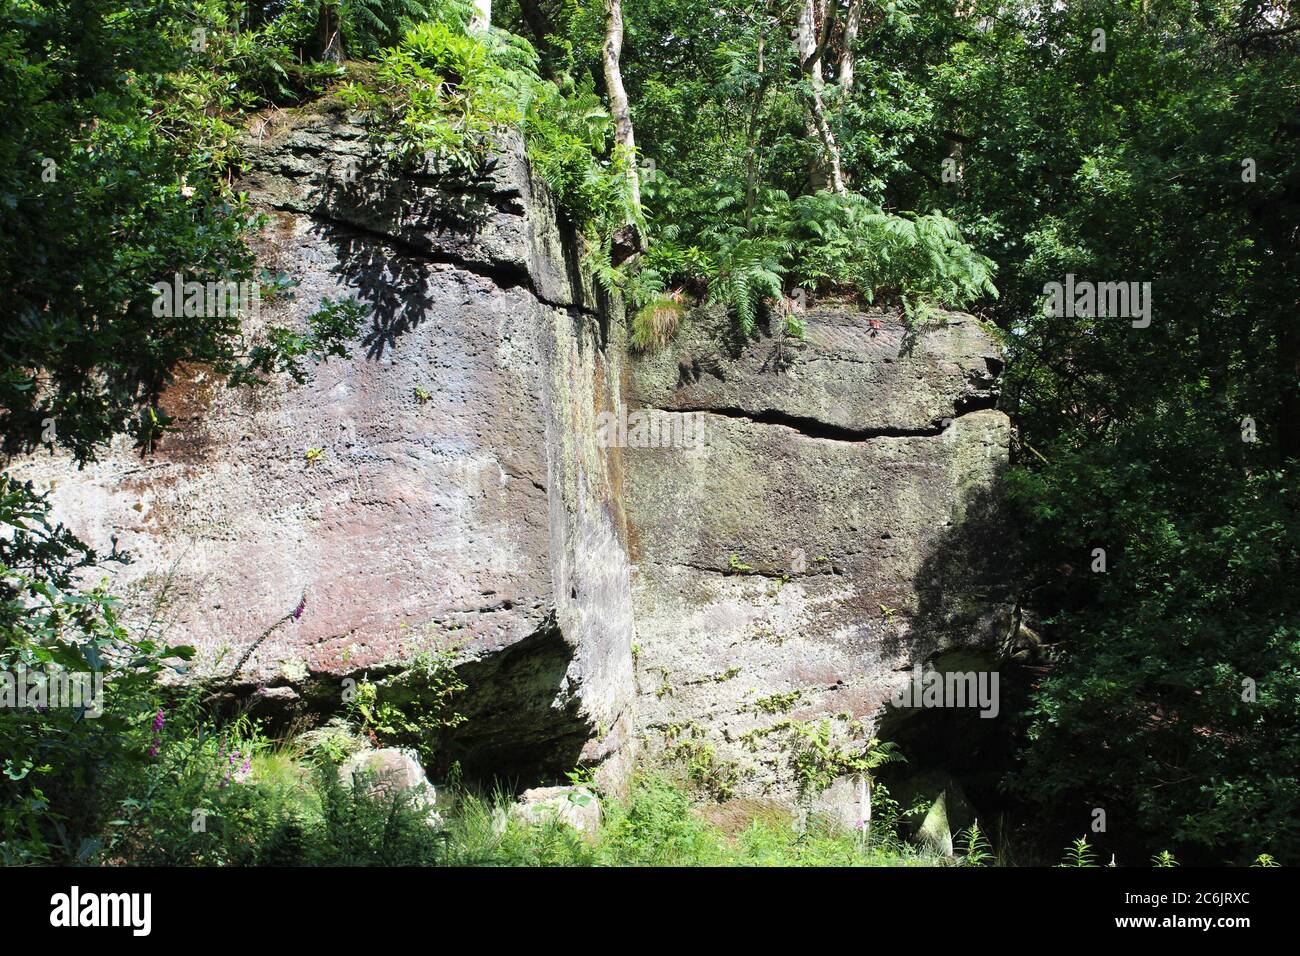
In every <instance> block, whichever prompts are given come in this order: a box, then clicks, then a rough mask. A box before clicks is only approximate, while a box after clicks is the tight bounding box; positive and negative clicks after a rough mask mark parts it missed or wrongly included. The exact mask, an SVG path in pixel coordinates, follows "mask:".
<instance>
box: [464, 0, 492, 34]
mask: <svg viewBox="0 0 1300 956" xmlns="http://www.w3.org/2000/svg"><path fill="white" fill-rule="evenodd" d="M491 25H492V0H474V12H473V14H471V15H470V18H469V29H470V32H471V33H473V32H475V31H478V30H486V29H487V28H488V27H490V26H491Z"/></svg>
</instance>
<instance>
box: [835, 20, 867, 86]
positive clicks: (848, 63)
mask: <svg viewBox="0 0 1300 956" xmlns="http://www.w3.org/2000/svg"><path fill="white" fill-rule="evenodd" d="M861 24H862V0H849V10H848V13H847V14H845V16H844V50H843V51H842V52H841V53H840V75H839V80H840V89H842V90H844V91H845V92H846V93H847V92H848V91H849V90H851V89H853V66H854V59H853V44H854V43H856V42H857V40H858V28H859V26H861Z"/></svg>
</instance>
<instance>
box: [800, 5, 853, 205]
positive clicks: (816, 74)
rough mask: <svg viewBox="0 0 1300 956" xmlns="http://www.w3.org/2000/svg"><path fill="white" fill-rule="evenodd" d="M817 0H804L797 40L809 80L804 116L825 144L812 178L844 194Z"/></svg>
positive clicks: (816, 184) (810, 129) (811, 135)
mask: <svg viewBox="0 0 1300 956" xmlns="http://www.w3.org/2000/svg"><path fill="white" fill-rule="evenodd" d="M814 2H815V0H803V3H802V4H800V7H799V15H798V18H797V19H796V20H795V27H794V43H795V49H797V50H798V52H799V65H800V68H801V69H802V70H803V73H804V76H805V77H806V79H807V82H808V93H807V115H806V116H805V118H804V125H805V129H807V131H808V136H809V138H812V139H816V140H817V141H818V142H819V143H820V144H821V153H822V155H821V157H820V158H819V159H817V160H815V161H814V163H813V165H812V168H811V169H810V170H809V179H810V180H811V182H812V185H813V186H814V188H821V189H829V190H831V191H833V192H835V193H839V194H841V195H843V193H844V192H845V189H844V174H843V172H842V171H841V168H840V147H839V144H838V143H836V142H835V133H834V131H833V130H832V129H831V124H830V121H829V120H827V118H826V106H825V104H824V103H823V102H822V89H823V88H824V87H825V85H826V82H825V80H824V79H823V78H822V65H821V50H820V48H819V46H818V44H817V23H816V14H815V11H814V7H813V3H814Z"/></svg>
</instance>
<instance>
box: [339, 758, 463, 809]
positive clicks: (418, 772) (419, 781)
mask: <svg viewBox="0 0 1300 956" xmlns="http://www.w3.org/2000/svg"><path fill="white" fill-rule="evenodd" d="M339 782H340V783H341V784H343V785H344V786H346V787H360V788H362V789H364V790H365V791H367V792H369V793H373V794H380V795H384V796H391V795H394V794H398V793H404V794H409V796H410V799H411V800H412V801H413V803H414V804H415V805H416V806H419V807H423V808H425V809H428V810H432V809H433V808H434V807H435V806H436V805H437V803H438V793H437V791H436V790H435V789H434V787H433V784H431V783H429V778H428V777H426V776H425V774H424V768H423V767H421V766H420V760H419V758H418V757H416V755H415V754H414V753H413V752H411V751H409V750H401V749H398V748H396V747H384V748H382V749H379V750H364V751H362V752H360V753H357V754H354V755H353V756H351V757H349V758H348V759H347V760H346V761H344V763H343V765H342V766H340V767H339Z"/></svg>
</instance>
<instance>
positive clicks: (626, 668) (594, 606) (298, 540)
mask: <svg viewBox="0 0 1300 956" xmlns="http://www.w3.org/2000/svg"><path fill="white" fill-rule="evenodd" d="M249 155H250V159H251V161H252V164H253V169H252V171H251V173H250V174H249V176H248V179H247V181H246V183H245V186H246V188H248V189H249V190H250V192H251V194H252V197H253V199H254V201H255V202H256V203H258V204H259V205H260V206H261V207H262V208H264V209H265V210H266V211H267V212H268V214H269V215H270V217H271V224H270V226H269V228H268V229H267V230H266V231H265V233H264V234H263V237H262V240H261V245H260V248H259V250H258V252H259V257H260V259H261V261H262V262H263V264H264V265H265V266H266V267H267V268H270V269H272V270H282V271H284V272H286V273H288V274H289V275H290V276H293V277H295V278H298V279H300V280H301V284H300V285H299V286H298V288H297V289H296V293H295V295H294V297H293V298H292V299H289V300H288V301H286V302H277V303H274V304H272V303H264V305H263V309H262V313H263V315H262V318H263V320H264V321H269V322H275V323H278V324H284V325H289V326H296V325H300V324H301V323H302V322H303V321H304V318H305V316H306V315H308V314H310V313H311V312H313V311H315V310H316V309H317V308H318V307H320V305H321V304H322V302H323V301H324V300H325V299H326V298H331V299H334V300H339V299H342V298H344V297H349V296H351V297H355V298H356V299H357V300H358V301H359V302H361V303H362V304H363V305H365V306H367V307H368V308H369V309H370V310H371V312H372V316H373V318H372V321H371V324H370V326H369V328H368V329H367V330H366V334H365V335H364V338H363V339H362V340H361V341H359V342H357V343H356V344H355V347H354V348H353V349H352V351H351V354H350V355H349V356H348V357H347V358H346V359H343V360H338V359H332V360H330V361H329V362H328V363H326V364H323V365H319V366H316V367H314V368H313V369H311V370H310V374H309V379H308V381H307V382H306V383H305V384H304V385H302V386H295V385H293V384H292V383H291V382H285V381H282V380H281V381H276V382H274V383H272V384H270V385H269V386H267V387H265V388H263V389H259V390H255V391H254V390H232V389H227V388H226V387H225V386H224V384H223V383H222V382H220V381H216V380H214V379H213V377H212V376H211V375H210V374H209V373H207V372H204V371H194V372H192V373H190V374H188V375H187V376H186V377H185V378H184V379H183V380H182V381H180V382H178V383H177V384H176V385H175V387H173V388H172V389H170V391H169V392H168V393H167V395H166V396H165V398H164V400H163V406H164V408H165V409H166V410H168V411H169V412H171V413H172V414H173V415H175V416H176V417H177V418H178V419H179V424H180V431H179V432H178V433H177V434H175V435H172V436H169V437H168V438H167V439H166V440H165V441H164V442H163V443H162V445H161V447H160V448H159V449H158V450H157V451H156V453H154V454H153V455H151V456H149V457H147V458H144V459H141V458H139V457H136V456H135V455H133V454H132V453H131V452H130V451H129V450H128V449H127V448H126V447H125V446H124V445H118V446H116V447H115V448H114V449H113V451H112V453H111V454H109V455H108V456H106V458H105V459H104V460H103V461H102V462H100V463H98V464H96V465H94V466H92V467H90V468H87V469H86V470H85V471H84V472H80V473H78V472H76V471H74V470H73V469H72V466H71V465H70V464H69V462H68V461H67V460H66V459H61V458H47V457H46V458H36V459H32V460H29V461H27V462H25V463H22V464H21V465H20V466H19V467H18V468H17V469H16V470H17V471H18V472H19V474H20V475H21V476H22V477H33V478H36V479H37V480H38V482H40V483H42V484H45V485H47V486H52V487H54V489H55V490H54V496H53V500H54V503H55V506H56V515H57V516H58V517H59V518H60V519H61V520H63V521H65V522H66V523H67V524H68V525H69V526H70V527H71V528H73V529H74V530H75V531H76V532H77V533H79V534H81V535H83V536H85V537H86V538H87V539H88V540H90V541H91V542H92V543H93V544H95V545H98V546H102V547H105V548H106V547H107V546H108V544H109V541H110V538H112V537H116V538H118V539H119V543H120V545H121V546H122V547H123V548H125V549H126V550H128V551H130V552H132V553H133V555H134V557H135V562H134V563H133V564H132V565H130V566H128V567H126V568H125V569H122V570H121V571H120V572H118V574H117V578H116V580H115V581H114V586H115V587H116V588H117V589H118V590H119V593H125V595H126V596H127V597H128V598H129V599H130V602H131V604H132V606H133V607H134V608H135V609H137V610H138V611H139V612H141V614H142V615H143V614H146V613H148V612H149V611H150V609H152V608H154V607H158V608H159V609H160V613H161V615H162V617H163V619H164V621H165V624H166V634H167V638H168V639H169V640H171V641H173V642H177V643H189V644H193V645H196V646H197V647H198V648H199V649H200V655H199V658H198V661H197V668H196V672H197V673H198V674H199V675H200V676H224V675H227V674H228V673H229V671H230V670H231V668H232V667H233V666H234V664H235V662H236V660H237V659H238V657H239V656H240V655H241V653H242V652H243V651H244V650H245V649H246V648H248V647H249V646H250V645H251V644H252V643H253V642H254V641H255V640H256V639H257V637H258V635H259V634H261V633H262V632H263V631H264V630H265V629H266V628H267V627H268V626H269V625H271V624H272V623H273V622H274V621H276V620H277V619H279V618H281V617H282V616H284V615H285V614H286V613H288V612H289V611H291V610H292V609H293V608H294V607H295V605H296V604H297V603H298V601H299V599H300V597H301V596H303V595H305V596H306V609H305V612H304V613H303V614H302V616H301V619H300V620H297V621H290V622H289V623H287V624H285V625H283V626H281V627H279V628H277V629H276V630H275V631H274V632H273V633H271V634H270V636H269V637H268V638H267V639H266V640H265V642H264V643H263V644H262V645H261V646H260V647H258V649H257V651H256V652H255V653H254V654H253V655H252V657H251V658H250V660H249V661H248V663H247V664H246V665H245V666H244V668H243V669H242V672H241V674H240V675H239V676H240V680H241V681H243V682H245V683H248V682H256V683H261V684H264V685H268V686H276V685H298V686H301V685H305V684H311V683H312V682H313V680H314V679H321V678H324V679H325V684H326V686H328V685H329V684H331V683H332V684H334V685H337V682H338V679H339V678H341V677H343V676H344V675H349V674H359V673H360V672H363V671H366V670H367V669H371V670H372V671H373V669H375V668H379V669H383V668H385V667H392V666H400V664H401V662H402V661H403V660H404V659H407V658H409V657H410V656H411V655H413V654H414V653H416V652H418V651H420V650H422V649H426V648H429V647H432V646H438V647H441V648H447V647H451V648H453V649H454V651H455V653H456V654H457V655H458V657H459V658H460V659H462V660H464V661H465V662H466V664H465V669H466V673H467V678H468V682H469V684H470V687H471V691H470V692H469V693H468V694H467V696H466V698H465V699H463V700H460V701H458V702H457V704H458V708H459V709H460V710H461V711H462V712H463V713H466V714H467V716H469V718H470V719H469V720H468V721H467V722H466V723H465V724H464V725H462V727H461V728H458V730H457V731H456V736H455V738H454V739H453V740H451V741H449V743H448V746H447V747H446V748H445V751H446V753H447V754H448V758H449V759H451V758H455V757H459V758H461V759H462V761H463V762H464V763H465V766H466V770H467V772H471V773H473V772H478V771H487V772H497V773H501V774H503V775H519V776H522V777H528V776H531V775H536V774H540V773H544V772H547V771H549V772H552V773H554V772H558V771H559V770H562V769H567V768H570V767H572V766H573V765H574V763H575V762H576V761H577V760H578V759H579V758H580V757H581V758H583V759H588V760H593V761H599V760H603V759H604V758H606V757H608V756H609V755H610V754H614V753H617V752H619V748H620V745H621V744H622V743H623V742H624V737H625V734H626V730H627V727H628V725H629V715H628V709H629V705H630V704H631V702H632V696H633V695H632V691H631V680H632V672H631V659H630V645H631V637H632V616H631V605H630V599H629V566H628V562H627V559H626V552H625V546H624V543H623V539H624V533H625V532H624V518H623V514H622V508H621V503H620V495H619V489H618V481H619V474H620V466H619V464H618V461H617V458H618V456H619V454H620V452H619V450H618V449H608V448H601V447H598V446H597V444H596V443H595V441H594V438H593V434H594V426H593V425H592V422H593V420H594V418H595V416H596V415H597V414H599V412H600V411H601V410H602V409H606V408H609V407H612V406H614V405H617V404H618V402H619V389H620V378H621V373H620V363H621V358H620V355H621V345H620V341H619V340H618V339H617V338H616V339H615V340H614V341H612V342H611V341H609V335H610V334H613V335H615V336H618V335H621V329H622V322H621V320H619V319H618V318H617V317H614V318H613V320H611V319H610V317H609V316H608V315H606V316H604V317H601V316H599V315H598V314H597V312H596V311H593V309H594V300H593V297H592V296H591V294H590V287H589V285H588V284H586V283H584V280H583V279H582V276H581V274H580V273H579V272H578V271H577V270H576V269H575V268H574V267H573V265H572V259H573V250H572V244H571V243H568V242H567V240H566V238H565V236H564V235H563V234H562V232H561V229H560V227H559V225H558V224H557V222H556V219H555V216H554V213H553V210H552V208H551V203H550V199H549V198H548V197H547V195H546V193H545V191H544V190H543V189H541V188H539V187H538V186H536V185H535V184H534V182H533V180H532V179H531V177H530V175H529V172H528V169H527V165H526V162H525V161H524V159H523V158H522V154H521V151H520V149H519V148H518V145H517V144H514V145H513V146H511V145H509V144H507V147H506V148H505V149H504V150H503V152H502V154H501V156H500V158H499V159H498V160H496V161H495V162H494V163H492V164H490V168H489V169H488V170H486V171H485V173H484V175H482V176H480V177H477V178H475V179H473V180H472V181H464V180H458V179H456V178H454V177H451V176H449V175H447V174H445V173H443V172H439V171H438V170H436V169H428V170H425V171H424V172H422V173H420V174H418V175H415V176H413V177H403V176H400V175H395V174H394V173H393V172H391V171H389V170H387V169H386V168H384V167H382V166H380V165H378V164H377V163H376V162H375V161H373V160H372V159H371V153H370V147H369V146H368V145H367V143H366V141H365V137H364V132H363V130H362V129H360V128H359V127H357V126H355V125H353V124H352V123H351V122H349V120H348V117H346V116H345V115H343V114H341V113H339V112H337V111H336V112H334V113H330V112H328V111H324V112H319V113H277V114H275V116H274V119H273V121H268V122H266V123H264V124H261V125H260V126H258V127H255V128H254V130H253V131H252V135H251V137H250V147H249ZM611 330H612V333H611ZM311 449H318V450H319V451H318V452H313V454H312V457H311V458H309V457H308V455H307V453H308V451H309V450H311ZM335 703H336V704H337V698H335Z"/></svg>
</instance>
